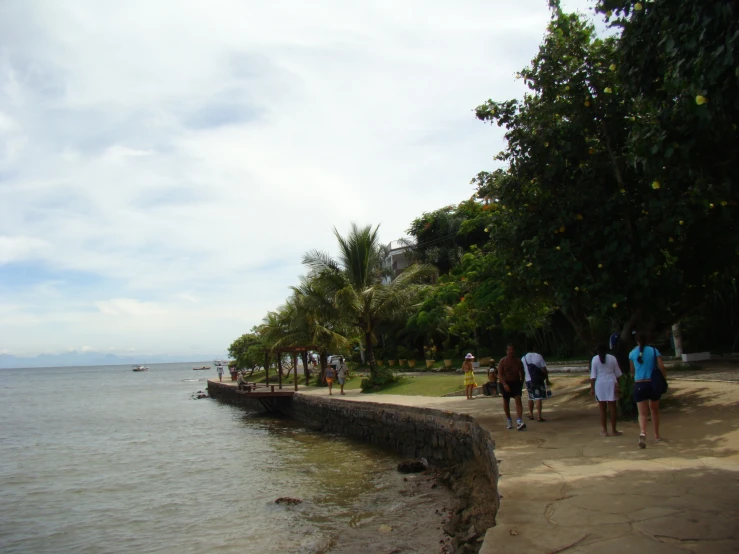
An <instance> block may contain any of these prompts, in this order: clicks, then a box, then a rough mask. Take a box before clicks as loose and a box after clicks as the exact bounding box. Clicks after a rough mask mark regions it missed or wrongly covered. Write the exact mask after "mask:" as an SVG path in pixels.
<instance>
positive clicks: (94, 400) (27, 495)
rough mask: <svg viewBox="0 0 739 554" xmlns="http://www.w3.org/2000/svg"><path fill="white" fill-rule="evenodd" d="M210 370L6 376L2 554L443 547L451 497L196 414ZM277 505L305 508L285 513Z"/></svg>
mask: <svg viewBox="0 0 739 554" xmlns="http://www.w3.org/2000/svg"><path fill="white" fill-rule="evenodd" d="M200 365H203V364H202V363H188V364H154V365H151V366H150V371H149V372H145V373H143V372H142V373H134V372H133V371H131V366H108V367H71V368H44V369H17V370H14V369H8V370H0V405H1V406H2V412H1V413H2V417H1V418H0V551H1V552H3V553H5V554H8V553H14V552H23V553H27V552H28V553H41V552H54V553H59V552H74V553H85V552H89V553H105V552H177V553H179V554H184V553H189V552H193V553H194V552H197V553H200V552H224V553H226V552H259V553H272V552H275V553H276V552H358V551H367V552H371V551H386V550H385V549H386V548H390V547H398V548H400V549H401V550H402V551H403V552H429V551H432V550H428V548H429V546H430V545H431V544H434V543H435V544H437V545H438V536H436V535H437V534H436V533H435V532H434V533H429V531H428V526H429V525H432V524H433V525H434V528H436V523H434V520H433V513H434V508H435V507H436V506H438V503H439V502H441V501H443V497H442V496H439V495H440V494H443V493H439V492H436V491H428V492H425V493H423V494H421V495H418V494H416V495H415V496H413V495H408V494H405V492H406V491H403V490H401V489H402V487H404V486H406V485H407V483H405V482H404V481H403V480H402V479H403V478H402V476H399V475H398V474H397V473H396V472H395V471H394V467H395V465H396V464H397V461H398V460H397V458H395V457H394V456H392V455H389V454H387V453H384V452H379V451H377V450H375V449H373V448H371V447H368V446H365V445H362V444H358V443H356V442H352V441H348V440H345V439H341V438H337V437H329V436H326V435H321V434H317V433H313V432H310V431H308V430H306V429H304V428H302V427H300V426H298V425H296V424H294V423H292V422H290V421H288V420H281V419H272V418H266V417H258V416H254V415H249V414H245V413H244V412H243V411H242V410H240V409H237V408H234V407H230V406H226V405H223V404H220V403H218V402H216V401H214V400H211V399H200V400H197V399H193V398H192V396H193V394H194V393H196V392H197V391H199V390H203V389H205V387H206V383H205V379H207V377H213V376H215V371H214V370H210V371H193V370H192V367H193V366H200ZM414 478H415V477H414ZM416 485H417V486H419V487H420V485H421V483H420V482H419V483H417V484H416ZM419 490H421V489H419ZM424 490H425V489H424ZM399 493H400V494H399ZM280 496H291V497H297V498H301V499H302V500H303V503H302V504H300V505H298V506H294V507H286V506H281V505H276V504H275V503H274V500H275V499H276V498H278V497H280ZM429 518H431V519H429ZM436 521H437V522H438V519H437V520H436ZM424 527H426V529H424ZM424 537H426V539H428V541H427V544H424V543H423V541H424ZM373 544H374V545H376V547H377V548H378V550H375V547H373V546H372V545H373Z"/></svg>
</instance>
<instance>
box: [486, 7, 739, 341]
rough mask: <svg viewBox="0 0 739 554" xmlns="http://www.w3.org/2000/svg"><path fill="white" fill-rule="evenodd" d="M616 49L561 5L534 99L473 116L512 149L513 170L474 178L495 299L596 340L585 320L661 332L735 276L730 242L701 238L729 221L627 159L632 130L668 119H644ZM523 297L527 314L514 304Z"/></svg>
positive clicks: (691, 192) (506, 154) (537, 70)
mask: <svg viewBox="0 0 739 554" xmlns="http://www.w3.org/2000/svg"><path fill="white" fill-rule="evenodd" d="M639 48H640V49H642V50H643V51H648V50H649V49H645V48H644V47H643V45H641V46H639ZM622 55H623V53H622V51H621V50H620V49H619V42H618V39H617V38H616V37H611V38H607V39H600V38H598V37H596V36H595V33H594V30H593V28H592V26H591V25H589V24H588V23H586V22H584V21H583V20H581V19H580V17H579V16H577V15H571V14H564V13H561V12H560V11H559V10H555V12H554V16H553V19H552V22H551V24H550V26H549V30H548V33H547V35H546V37H545V39H544V43H543V44H542V46H541V48H540V51H539V54H538V55H537V56H536V57H535V58H534V60H533V61H532V63H531V66H530V67H528V68H526V69H524V70H523V71H521V74H520V75H521V78H523V79H524V82H525V83H526V84H527V85H528V87H529V89H530V91H531V92H530V93H529V94H528V95H527V96H526V97H525V98H524V100H523V101H520V102H519V101H516V100H509V101H506V102H493V101H488V102H486V103H485V104H483V105H481V106H479V107H478V108H477V116H478V117H479V118H480V119H481V120H483V121H490V122H494V123H497V124H498V125H501V126H504V127H505V128H506V139H507V141H508V147H507V149H506V150H505V151H503V152H502V153H501V154H500V155H499V156H498V159H499V160H501V161H503V162H505V163H506V165H507V168H506V169H505V170H498V171H496V172H494V173H481V174H480V175H478V177H477V178H476V179H475V181H474V182H475V183H476V184H477V186H478V195H479V196H480V197H481V198H486V199H488V200H489V201H491V202H492V206H493V209H491V210H490V212H491V217H490V222H489V225H488V229H489V230H490V234H491V242H490V244H489V246H488V249H489V250H490V251H492V252H494V254H493V255H492V256H491V257H490V258H489V259H488V260H487V262H488V263H487V264H486V267H485V268H484V271H485V272H486V273H487V275H488V276H489V277H490V278H492V281H493V283H494V284H493V285H492V286H488V287H487V288H488V289H491V288H492V289H493V290H490V291H489V295H490V294H494V293H496V292H497V293H498V294H500V293H501V292H502V291H503V290H504V291H505V296H504V298H505V301H506V303H508V304H509V305H510V306H512V308H513V311H514V312H516V311H518V312H519V313H521V312H522V311H528V312H529V314H531V310H530V306H531V304H534V305H536V304H539V306H540V309H539V310H536V311H535V312H534V314H535V315H539V316H543V315H545V314H546V312H547V310H551V309H552V308H555V307H556V308H558V309H560V310H561V311H562V313H563V314H564V315H565V316H566V317H567V319H568V320H569V321H570V323H572V325H573V326H574V328H575V329H576V330H577V332H578V334H579V335H580V336H581V337H582V339H583V340H584V341H585V343H586V344H589V345H592V346H594V345H595V344H596V343H597V342H598V337H597V335H596V333H595V330H594V328H593V326H592V323H593V321H597V320H603V319H613V320H616V321H620V322H622V324H623V325H624V329H623V331H622V333H623V334H625V333H626V332H627V329H628V330H630V328H632V327H633V326H635V325H638V326H639V328H640V329H644V330H654V331H657V332H661V331H665V330H667V329H669V326H670V325H671V324H672V323H673V322H674V321H676V320H679V318H680V317H682V315H683V314H685V313H686V312H689V311H691V310H693V309H695V308H696V306H698V305H699V304H700V303H701V302H703V301H704V299H705V295H706V288H710V287H714V286H716V285H717V283H718V282H719V281H721V280H723V281H725V280H726V278H730V276H731V275H732V274H733V275H735V274H736V271H737V263H736V260H737V255H736V254H737V252H736V244H737V242H736V240H735V239H733V238H732V239H731V240H729V241H728V242H729V243H731V244H732V246H731V247H730V248H724V247H723V238H722V237H719V238H718V239H717V240H716V241H714V243H719V246H718V248H716V249H714V243H711V245H710V248H708V247H707V246H708V245H707V244H706V239H707V234H715V233H723V232H724V229H725V227H726V225H725V223H723V222H722V219H721V218H717V219H714V218H712V212H711V210H714V209H715V206H716V205H715V204H714V208H711V207H710V204H711V203H710V202H709V199H707V198H706V197H705V195H703V194H696V189H695V186H696V185H695V183H692V184H691V183H687V182H685V181H683V182H679V181H676V182H675V184H674V185H673V184H672V182H670V183H669V184H667V179H666V178H663V177H662V176H661V175H662V174H660V175H656V174H653V173H651V172H649V171H645V167H644V164H640V163H635V159H636V158H637V157H638V152H639V150H638V144H635V143H634V140H633V139H634V132H635V131H637V132H640V131H639V129H641V126H642V125H644V124H645V123H644V121H645V120H644V117H647V119H649V118H652V117H661V115H662V112H653V113H646V114H645V113H644V104H643V103H642V102H641V100H640V99H639V98H636V99H635V98H634V96H633V94H632V90H631V89H630V87H629V85H628V83H625V82H624V81H623V74H624V73H625V72H628V71H629V70H627V69H626V68H623V69H622V70H621V71H618V68H619V67H620V65H621V64H622V60H621V56H622ZM662 163H664V161H663V162H662ZM731 165H733V166H735V165H736V164H731ZM663 173H664V172H663ZM717 201H718V200H717ZM717 215H718V214H717ZM696 239H697V240H698V242H696ZM701 242H702V244H701ZM708 257H711V258H712V260H711V261H710V262H709V261H708V260H707V259H706V258H708ZM729 258H731V261H729V262H728V263H727V261H728V259H729ZM721 264H723V267H722V269H720V270H719V268H718V267H717V266H718V265H721ZM706 269H708V271H706ZM495 276H497V279H498V280H500V281H501V282H502V285H501V284H499V283H495ZM489 295H488V296H489ZM521 302H524V304H525V305H527V306H528V308H527V310H521V309H520V306H519V309H516V304H517V303H521ZM521 323H522V322H521V321H515V320H514V321H512V322H510V324H511V325H521Z"/></svg>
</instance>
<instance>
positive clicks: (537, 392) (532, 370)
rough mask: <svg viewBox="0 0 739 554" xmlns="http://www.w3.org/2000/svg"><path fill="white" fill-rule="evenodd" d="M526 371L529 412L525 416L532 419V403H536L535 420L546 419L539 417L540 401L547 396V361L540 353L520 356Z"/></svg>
mask: <svg viewBox="0 0 739 554" xmlns="http://www.w3.org/2000/svg"><path fill="white" fill-rule="evenodd" d="M521 363H522V364H523V369H524V372H525V373H526V391H527V392H528V394H529V413H528V414H526V417H528V418H529V419H534V404H536V421H546V419H544V418H543V417H541V401H542V400H545V399H546V397H547V382H548V381H549V372H547V363H546V362H545V361H544V358H543V357H542V356H541V354H537V353H536V352H529V353H528V354H526V355H524V357H523V358H521Z"/></svg>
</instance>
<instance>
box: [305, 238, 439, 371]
mask: <svg viewBox="0 0 739 554" xmlns="http://www.w3.org/2000/svg"><path fill="white" fill-rule="evenodd" d="M334 234H335V235H336V239H337V241H338V243H339V252H340V253H339V257H338V258H337V259H333V258H331V257H330V256H329V255H328V254H326V253H324V252H318V251H313V252H309V253H308V254H306V255H305V256H304V258H303V263H304V264H305V265H307V266H308V268H309V269H310V274H309V276H308V278H309V279H310V280H311V281H314V282H316V283H320V287H321V288H322V290H324V291H325V293H326V298H327V300H328V302H329V303H330V304H331V305H332V306H333V307H334V308H335V309H336V310H337V311H338V314H339V316H340V318H341V319H342V320H343V321H344V322H345V324H346V326H347V327H348V328H352V329H354V330H355V331H356V332H357V333H360V334H361V337H362V339H363V343H364V347H365V348H366V356H367V362H368V364H369V366H370V372H371V373H372V376H373V378H374V377H375V376H376V375H377V374H378V372H377V364H376V362H375V355H374V343H375V341H376V337H375V329H376V328H377V326H378V325H380V324H382V323H383V322H388V321H402V320H403V319H404V318H406V317H407V316H408V315H410V313H411V310H412V306H413V305H415V304H416V302H417V301H418V298H419V297H420V294H421V292H422V290H423V289H424V287H425V285H423V284H420V283H421V282H422V281H423V280H425V279H427V278H428V277H429V276H430V275H432V274H433V268H431V267H429V266H424V265H418V264H416V265H412V266H410V267H409V268H407V269H406V270H405V271H403V272H402V273H401V274H400V275H398V276H397V277H396V278H394V279H392V280H391V281H389V282H387V281H386V280H385V276H384V274H383V271H382V262H383V259H382V256H381V248H380V243H379V239H378V227H374V228H372V226H367V227H363V228H360V227H357V225H355V224H352V228H351V231H350V232H349V234H348V235H347V236H346V237H343V236H341V235H340V234H339V232H338V231H336V230H334Z"/></svg>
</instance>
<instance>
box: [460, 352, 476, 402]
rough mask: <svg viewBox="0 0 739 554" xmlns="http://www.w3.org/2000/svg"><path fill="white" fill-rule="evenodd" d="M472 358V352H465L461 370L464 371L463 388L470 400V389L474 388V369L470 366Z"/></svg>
mask: <svg viewBox="0 0 739 554" xmlns="http://www.w3.org/2000/svg"><path fill="white" fill-rule="evenodd" d="M474 359H475V357H474V356H473V355H472V354H467V355H466V356H465V357H464V363H463V364H462V371H464V390H465V393H467V400H472V398H473V397H472V391H473V390H475V369H474V367H473V366H472V360H474Z"/></svg>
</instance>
